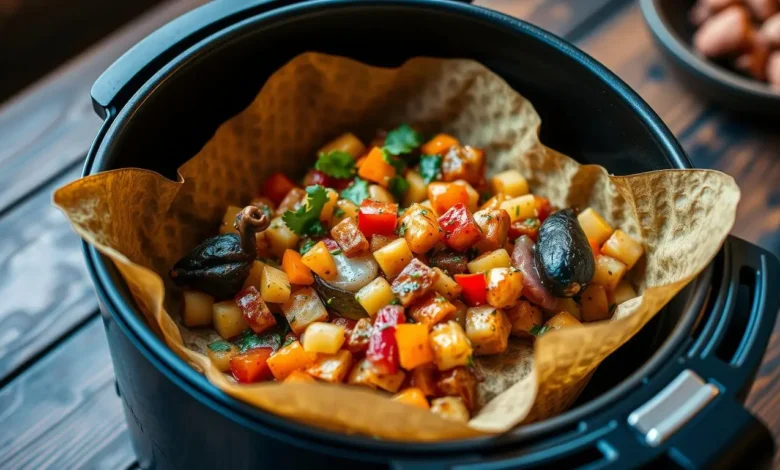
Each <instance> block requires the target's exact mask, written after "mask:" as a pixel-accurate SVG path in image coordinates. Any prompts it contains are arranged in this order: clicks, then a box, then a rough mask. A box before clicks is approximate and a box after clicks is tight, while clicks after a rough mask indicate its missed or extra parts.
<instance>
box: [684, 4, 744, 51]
mask: <svg viewBox="0 0 780 470" xmlns="http://www.w3.org/2000/svg"><path fill="white" fill-rule="evenodd" d="M752 35H753V26H752V24H751V21H750V14H749V13H748V11H747V9H745V7H742V6H737V5H735V6H731V7H729V8H727V9H725V10H723V11H722V12H720V13H718V14H717V15H715V16H713V17H712V18H710V19H708V20H707V21H706V22H705V23H704V24H703V25H702V26H701V28H699V30H698V31H696V34H694V36H693V45H694V48H695V49H696V50H697V51H698V52H699V53H701V54H703V55H704V56H706V57H713V58H719V57H726V56H731V55H737V54H739V53H740V52H743V51H746V50H748V49H749V48H750V46H751V44H752V43H751V37H752Z"/></svg>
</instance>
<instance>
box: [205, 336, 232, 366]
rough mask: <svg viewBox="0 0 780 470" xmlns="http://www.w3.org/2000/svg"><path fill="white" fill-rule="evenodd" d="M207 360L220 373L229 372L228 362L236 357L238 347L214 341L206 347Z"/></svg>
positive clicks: (225, 342)
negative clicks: (209, 360)
mask: <svg viewBox="0 0 780 470" xmlns="http://www.w3.org/2000/svg"><path fill="white" fill-rule="evenodd" d="M207 352H208V355H209V359H211V363H212V364H214V367H216V368H217V369H219V371H220V372H229V371H230V360H231V359H233V357H234V356H237V355H238V347H236V345H235V344H231V343H228V342H227V341H215V342H213V343H211V344H209V347H208V351H207Z"/></svg>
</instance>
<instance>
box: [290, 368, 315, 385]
mask: <svg viewBox="0 0 780 470" xmlns="http://www.w3.org/2000/svg"><path fill="white" fill-rule="evenodd" d="M283 382H284V383H286V384H290V383H296V384H307V383H315V382H317V381H316V380H314V377H312V376H311V375H309V374H308V373H306V372H304V371H302V370H294V371H292V372H290V375H288V376H287V378H286V379H284V380H283Z"/></svg>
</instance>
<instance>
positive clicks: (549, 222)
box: [171, 125, 644, 422]
mask: <svg viewBox="0 0 780 470" xmlns="http://www.w3.org/2000/svg"><path fill="white" fill-rule="evenodd" d="M486 157H487V156H486V155H485V152H484V151H482V150H480V149H477V148H474V147H470V146H468V145H466V144H465V143H461V142H459V141H458V139H456V138H455V137H453V136H450V135H447V134H438V135H434V136H432V137H431V138H430V139H425V138H423V137H422V135H421V134H420V133H419V132H417V131H416V130H414V129H413V128H411V127H409V126H407V125H402V126H400V127H398V128H396V129H394V130H391V131H389V132H379V133H378V134H377V136H375V138H374V139H373V140H371V141H370V144H369V145H365V144H364V142H362V141H361V140H360V139H358V138H357V137H356V136H354V135H352V134H349V133H347V134H344V135H342V136H340V137H338V138H337V139H335V140H333V141H331V142H329V143H327V144H326V145H325V146H323V147H322V149H321V150H320V152H319V154H318V156H317V160H316V163H315V164H314V166H313V168H312V169H311V170H310V171H309V172H308V173H307V174H306V175H304V176H303V178H302V179H301V180H300V181H294V180H292V179H291V178H290V177H289V176H287V175H284V174H281V173H276V174H272V175H271V176H269V177H268V178H267V179H266V181H265V184H264V186H263V187H262V188H259V191H258V196H257V197H256V198H255V199H253V200H252V201H251V202H250V204H249V205H248V206H246V207H244V208H241V207H240V206H237V205H232V204H233V203H237V202H238V201H226V204H225V216H224V219H223V220H222V223H221V225H220V227H219V228H218V231H217V232H218V233H219V235H216V236H214V237H212V238H210V239H208V240H206V241H204V242H203V243H202V244H201V245H200V246H199V247H197V248H196V249H195V250H193V252H191V253H190V254H189V255H187V256H186V257H185V258H183V259H182V260H181V261H179V263H177V265H176V266H175V267H174V269H173V270H172V271H171V277H172V279H173V280H174V281H175V282H177V283H178V284H180V285H182V286H183V287H185V288H186V290H185V291H184V293H183V304H182V305H183V315H182V321H183V324H184V325H186V326H188V327H192V328H195V327H205V326H211V327H213V328H214V329H215V330H216V332H217V333H218V334H219V335H220V336H221V337H222V338H223V340H221V341H217V342H215V343H212V344H211V345H210V346H209V349H208V355H209V358H210V359H211V361H212V362H213V363H214V365H215V366H216V367H217V368H218V369H219V370H220V371H223V372H225V373H229V374H231V375H232V377H233V378H234V379H235V380H237V381H238V382H242V383H252V382H258V381H265V380H277V381H284V382H299V383H301V382H315V381H321V382H329V383H348V384H352V385H356V386H364V387H369V388H372V389H376V390H381V391H384V392H386V393H389V394H393V399H394V400H395V401H397V402H399V403H403V404H407V405H409V406H415V407H419V408H422V409H426V410H430V411H431V412H432V413H436V414H438V415H440V416H442V417H443V418H446V419H450V420H456V421H461V422H465V421H467V420H468V419H469V418H470V417H471V416H472V415H473V413H475V412H476V411H477V410H476V407H477V404H476V390H477V385H478V383H479V380H480V379H479V374H477V373H476V371H475V369H474V367H475V366H474V358H475V357H479V356H485V355H497V354H502V353H504V352H505V351H506V350H507V347H508V343H509V340H510V337H516V338H518V339H519V340H527V341H533V340H534V338H536V337H538V336H540V335H543V334H545V333H546V332H548V331H549V330H554V329H561V328H575V327H578V326H580V325H582V322H591V321H602V320H608V319H609V318H611V317H612V314H613V312H614V310H615V308H616V306H617V304H619V303H621V302H625V301H627V300H630V299H632V298H634V297H636V295H637V293H636V291H635V289H634V287H633V286H632V285H631V283H630V281H629V279H628V277H627V276H628V273H629V272H630V270H631V269H632V268H633V267H634V266H635V265H636V264H637V262H638V261H639V260H640V258H641V257H642V255H643V250H644V249H643V245H642V244H641V242H640V241H639V240H635V239H634V238H632V237H631V236H630V235H629V234H628V233H626V232H625V231H623V230H620V229H619V228H616V227H612V226H610V224H609V223H608V222H607V221H606V220H605V219H604V218H603V217H602V215H600V214H598V213H597V212H596V211H595V210H594V209H593V208H587V207H584V208H557V207H553V206H552V205H551V204H550V201H549V200H547V199H546V198H544V197H540V196H539V195H535V194H532V193H531V192H530V191H531V190H532V189H533V188H532V187H531V186H530V185H529V182H528V181H527V180H526V179H525V178H524V177H523V175H522V174H520V173H519V172H518V171H516V170H511V169H510V170H505V171H502V172H500V173H497V174H495V175H493V176H492V177H488V175H486V162H485V159H486ZM210 257H211V258H210ZM214 257H216V258H220V257H221V258H220V263H217V262H214V260H213V259H212V258H214ZM215 266H216V267H215Z"/></svg>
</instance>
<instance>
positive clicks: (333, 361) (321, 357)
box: [306, 349, 352, 383]
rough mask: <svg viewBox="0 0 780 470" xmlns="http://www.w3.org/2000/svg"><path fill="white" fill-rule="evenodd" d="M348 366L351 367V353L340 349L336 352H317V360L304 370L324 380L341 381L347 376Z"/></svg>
mask: <svg viewBox="0 0 780 470" xmlns="http://www.w3.org/2000/svg"><path fill="white" fill-rule="evenodd" d="M350 367H352V353H350V352H349V351H347V350H346V349H342V350H340V351H338V352H337V353H336V354H318V355H317V360H316V361H314V364H312V365H310V366H309V367H308V368H307V369H306V372H308V373H309V374H310V375H312V376H314V377H316V378H318V379H320V380H324V381H325V382H330V383H341V382H343V381H344V379H345V378H346V377H347V374H348V373H349V368H350Z"/></svg>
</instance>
